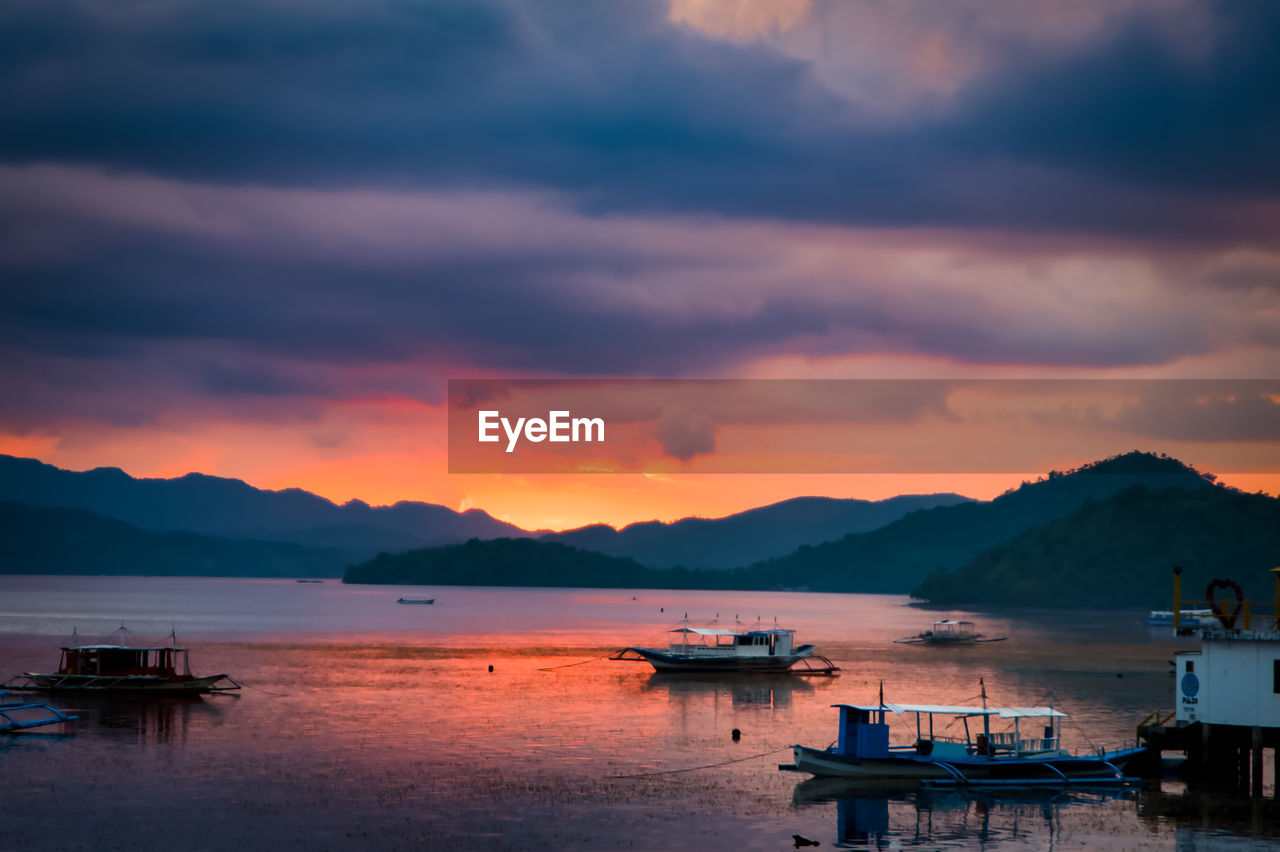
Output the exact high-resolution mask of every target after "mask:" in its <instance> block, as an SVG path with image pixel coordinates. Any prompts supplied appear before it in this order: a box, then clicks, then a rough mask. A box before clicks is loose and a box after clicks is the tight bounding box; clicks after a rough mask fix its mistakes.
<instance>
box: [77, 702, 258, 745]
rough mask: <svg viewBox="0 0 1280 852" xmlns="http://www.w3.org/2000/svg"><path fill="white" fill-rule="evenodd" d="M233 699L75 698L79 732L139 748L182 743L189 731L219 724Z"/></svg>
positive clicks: (184, 741) (185, 740)
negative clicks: (226, 706)
mask: <svg viewBox="0 0 1280 852" xmlns="http://www.w3.org/2000/svg"><path fill="white" fill-rule="evenodd" d="M235 700H237V696H218V697H216V698H211V699H207V700H206V699H204V698H201V697H200V696H167V697H164V698H158V697H149V696H102V695H90V696H77V697H76V698H75V699H74V700H73V703H74V704H75V705H76V709H75V712H76V715H78V716H79V717H80V720H79V721H78V722H77V724H78V725H79V726H80V730H81V731H85V730H86V729H93V730H95V732H98V733H100V734H101V735H103V736H105V737H107V738H109V739H112V740H115V741H118V742H130V741H132V742H133V743H135V744H136V745H140V746H154V745H162V744H163V745H171V744H180V745H181V744H185V743H186V742H187V737H188V735H189V734H190V733H191V732H197V731H200V730H202V729H207V728H210V727H212V726H214V725H217V724H220V723H221V721H222V716H223V712H224V709H225V707H224V705H225V704H226V703H227V702H234V701H235Z"/></svg>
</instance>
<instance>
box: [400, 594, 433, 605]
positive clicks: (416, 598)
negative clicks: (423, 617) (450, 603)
mask: <svg viewBox="0 0 1280 852" xmlns="http://www.w3.org/2000/svg"><path fill="white" fill-rule="evenodd" d="M435 602H436V599H435V598H429V597H426V596H425V595H405V596H404V597H402V598H400V600H398V601H396V603H402V604H433V603H435Z"/></svg>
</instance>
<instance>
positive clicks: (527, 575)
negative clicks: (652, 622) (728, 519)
mask: <svg viewBox="0 0 1280 852" xmlns="http://www.w3.org/2000/svg"><path fill="white" fill-rule="evenodd" d="M731 578H732V572H727V571H686V570H685V569H683V568H668V569H654V568H646V567H645V566H643V565H641V564H640V563H639V562H636V561H635V560H634V559H631V558H629V557H623V556H606V555H604V554H603V553H595V552H592V551H589V550H579V549H578V548H576V547H570V546H569V545H567V544H560V543H559V542H548V541H533V540H532V539H527V538H499V539H492V540H489V541H480V540H478V539H472V540H471V541H468V542H466V543H464V544H453V545H448V546H445V547H429V548H423V549H420V550H411V551H409V552H407V553H397V554H394V555H392V554H389V553H380V554H378V556H377V557H376V558H374V559H370V560H369V561H367V562H363V563H361V564H359V565H352V566H350V567H349V568H347V572H346V576H344V577H343V582H344V583H384V584H395V585H410V584H419V585H441V586H550V587H578V588H605V589H610V588H612V589H617V588H623V589H641V588H666V589H682V588H721V589H727V588H741V587H740V586H735V585H733V582H732V580H731ZM717 583H718V584H719V585H714V584H717ZM707 584H713V585H707Z"/></svg>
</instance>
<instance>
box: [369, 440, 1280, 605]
mask: <svg viewBox="0 0 1280 852" xmlns="http://www.w3.org/2000/svg"><path fill="white" fill-rule="evenodd" d="M1148 489H1159V490H1162V491H1163V492H1167V493H1169V494H1173V495H1175V496H1176V497H1177V498H1178V499H1181V495H1191V496H1188V497H1186V498H1185V499H1187V500H1193V499H1195V497H1196V496H1197V495H1200V493H1201V492H1203V493H1204V494H1206V495H1212V496H1211V497H1209V498H1207V499H1217V498H1218V495H1226V496H1227V497H1232V496H1234V495H1236V494H1237V492H1234V491H1231V490H1230V489H1226V488H1222V487H1220V486H1215V485H1214V484H1213V477H1211V476H1208V475H1205V474H1201V473H1199V472H1198V471H1196V470H1194V469H1193V468H1190V467H1188V466H1186V465H1184V464H1182V463H1181V462H1179V461H1177V460H1176V459H1170V458H1166V457H1161V456H1156V455H1153V454H1150V453H1128V454H1126V455H1123V456H1116V457H1113V458H1110V459H1104V460H1102V461H1099V462H1094V463H1092V464H1089V465H1085V466H1083V467H1081V468H1079V469H1077V470H1074V471H1069V472H1066V473H1058V472H1056V471H1055V472H1052V473H1051V474H1050V475H1049V476H1048V477H1047V478H1045V479H1041V480H1040V481H1037V482H1026V483H1023V484H1022V486H1020V487H1019V488H1017V489H1013V490H1010V491H1009V492H1007V493H1005V494H1003V495H1001V496H1000V497H998V498H996V499H995V500H992V501H990V502H988V503H972V502H970V503H962V504H958V505H953V506H941V507H937V508H932V509H923V510H920V511H916V512H912V513H910V514H908V515H906V516H904V517H902V518H900V519H899V520H897V521H894V522H892V523H890V524H887V525H885V526H883V527H880V528H878V529H875V530H872V531H870V532H866V533H856V534H853V535H848V536H845V537H844V538H841V539H839V540H837V541H834V542H828V543H825V544H820V545H817V546H804V547H801V548H799V549H798V550H796V551H795V552H794V553H792V554H790V555H788V556H785V557H782V558H779V559H770V560H763V561H760V562H756V563H753V564H752V565H749V566H746V567H743V568H736V569H733V570H729V571H723V570H703V571H693V570H684V569H665V570H655V569H652V568H646V567H644V566H641V565H639V564H637V563H635V562H632V561H630V560H627V561H626V564H619V563H617V562H616V561H615V562H606V561H601V560H600V559H591V558H588V557H587V556H585V555H582V552H581V551H577V550H576V549H574V548H568V550H572V551H574V553H572V554H570V553H567V552H566V548H565V546H564V545H562V544H560V543H558V542H546V541H524V542H521V543H518V544H514V543H513V544H504V543H501V542H468V543H467V545H465V546H461V547H455V548H435V549H426V550H418V551H410V552H408V553H403V554H399V555H396V556H389V555H387V556H383V557H379V558H378V559H377V560H374V561H373V562H369V563H365V564H363V565H359V566H352V568H350V569H348V572H347V574H346V578H345V581H346V582H374V583H376V582H398V583H449V582H458V580H456V579H453V578H457V577H463V576H465V578H466V580H465V582H466V583H467V584H469V585H579V586H590V587H600V588H617V587H628V586H632V587H649V588H666V589H689V588H693V589H763V590H772V589H804V590H809V591H831V592H864V593H865V592H890V593H899V594H905V593H908V592H910V591H911V590H912V589H913V588H914V587H916V585H917V584H918V583H920V581H921V580H923V579H924V578H925V576H926V575H929V574H933V577H931V581H934V580H936V581H937V582H939V583H942V582H945V581H946V579H947V578H948V577H950V576H952V575H953V573H954V572H956V571H957V569H960V570H961V571H962V576H963V572H964V571H967V570H968V569H966V568H965V567H964V566H966V565H967V564H968V563H970V562H972V561H974V559H975V557H978V556H979V554H982V553H983V552H984V551H988V550H990V549H992V548H995V547H998V546H999V545H1001V544H1003V543H1004V542H1007V541H1009V540H1010V539H1015V538H1016V537H1017V536H1019V535H1021V534H1024V533H1027V532H1028V531H1029V530H1036V529H1041V528H1043V527H1044V525H1046V524H1049V525H1052V524H1055V523H1056V524H1065V525H1068V526H1069V524H1070V523H1071V521H1070V520H1069V519H1070V518H1072V517H1074V516H1075V514H1076V513H1078V512H1079V511H1082V509H1081V507H1082V506H1091V505H1093V504H1094V503H1096V502H1097V501H1102V500H1108V499H1112V498H1114V499H1115V500H1117V501H1123V500H1125V499H1132V498H1133V495H1137V494H1146V493H1148ZM1266 499H1271V498H1266ZM1224 505H1225V504H1224ZM1136 517H1141V516H1136ZM1184 524H1185V522H1184ZM1150 526H1151V525H1150V523H1149V522H1148V521H1143V522H1142V523H1141V524H1139V525H1138V526H1136V527H1134V528H1133V529H1131V530H1129V536H1130V537H1131V538H1134V539H1139V540H1140V539H1141V538H1142V537H1143V536H1147V535H1150V534H1151V531H1150ZM1187 528H1188V529H1189V530H1193V531H1194V529H1195V527H1194V525H1189V526H1188V527H1187ZM1179 541H1180V542H1181V544H1180V545H1179V548H1175V550H1177V549H1181V550H1185V551H1186V553H1187V554H1188V555H1189V556H1190V557H1191V558H1197V557H1196V554H1200V553H1203V552H1204V551H1205V547H1206V544H1205V542H1204V541H1203V540H1200V539H1197V538H1196V535H1195V533H1194V532H1192V533H1191V534H1190V536H1189V537H1188V538H1186V539H1185V540H1181V539H1179ZM464 553H467V554H470V555H471V556H472V557H474V558H473V559H472V561H471V562H470V563H469V564H470V569H469V570H468V571H467V572H466V573H465V574H460V573H458V565H459V564H460V562H459V560H460V558H461V556H462V555H463V554H464ZM516 554H518V558H513V557H514V556H515V555H516ZM596 555H597V556H598V554H596ZM1173 555H1174V554H1173V552H1172V551H1170V552H1167V553H1165V554H1164V555H1163V556H1162V557H1161V558H1163V559H1166V560H1167V559H1172V558H1173ZM1169 564H1170V565H1171V564H1174V563H1173V562H1170V563H1169ZM556 566H560V567H559V568H557V567H556ZM1167 568H1168V565H1166V566H1165V570H1167ZM560 569H563V570H564V571H567V572H569V576H568V577H566V576H561V575H558V574H557V573H556V571H557V570H560ZM1042 570H1051V565H1048V564H1045V565H1042V564H1040V563H1039V562H1037V561H1036V560H1035V559H1028V560H1026V561H1025V562H1024V563H1022V568H1021V570H1020V573H1019V575H1018V576H1016V577H1013V578H1006V579H1009V580H1010V582H1014V583H1021V582H1023V581H1025V582H1026V583H1028V584H1030V587H1032V588H1034V587H1035V576H1036V573H1037V572H1039V571H1042ZM570 577H571V580H570ZM1144 599H1145V600H1149V599H1150V597H1149V596H1148V597H1146V598H1144ZM965 600H969V599H968V598H965ZM971 602H974V603H982V599H981V598H975V599H973V600H972V601H971ZM1038 603H1040V604H1041V605H1052V604H1053V603H1055V601H1039V602H1038ZM1075 603H1077V604H1084V605H1089V603H1090V602H1089V601H1088V600H1087V599H1086V600H1083V601H1081V600H1077V601H1075ZM1112 603H1114V601H1113V602H1112ZM1129 603H1133V601H1132V600H1130V601H1129Z"/></svg>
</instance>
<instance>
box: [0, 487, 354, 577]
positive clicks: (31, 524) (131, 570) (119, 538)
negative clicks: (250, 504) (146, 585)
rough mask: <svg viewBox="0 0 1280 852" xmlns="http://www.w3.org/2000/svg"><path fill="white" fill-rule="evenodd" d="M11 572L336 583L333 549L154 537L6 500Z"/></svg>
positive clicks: (2, 512) (0, 525)
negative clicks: (306, 579)
mask: <svg viewBox="0 0 1280 852" xmlns="http://www.w3.org/2000/svg"><path fill="white" fill-rule="evenodd" d="M0 539H2V540H3V541H4V557H3V559H0V573H4V574H133V575H141V574H148V575H153V576H180V575H198V576H209V577H337V576H340V575H341V574H342V569H343V566H344V564H345V560H344V559H343V557H342V554H341V553H340V552H339V551H338V550H336V549H333V548H324V547H308V546H306V545H302V544H294V543H292V542H280V541H253V540H244V539H232V538H222V537H219V536H209V535H200V534H199V533H189V532H163V533H157V532H150V531H148V530H144V529H140V528H138V527H135V526H133V525H132V524H126V523H125V522H124V521H118V520H116V519H115V518H108V517H105V516H103V515H99V514H96V513H94V512H87V511H85V510H83V509H60V508H53V509H50V508H46V507H43V506H27V505H25V504H22V503H14V502H11V501H8V500H0Z"/></svg>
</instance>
